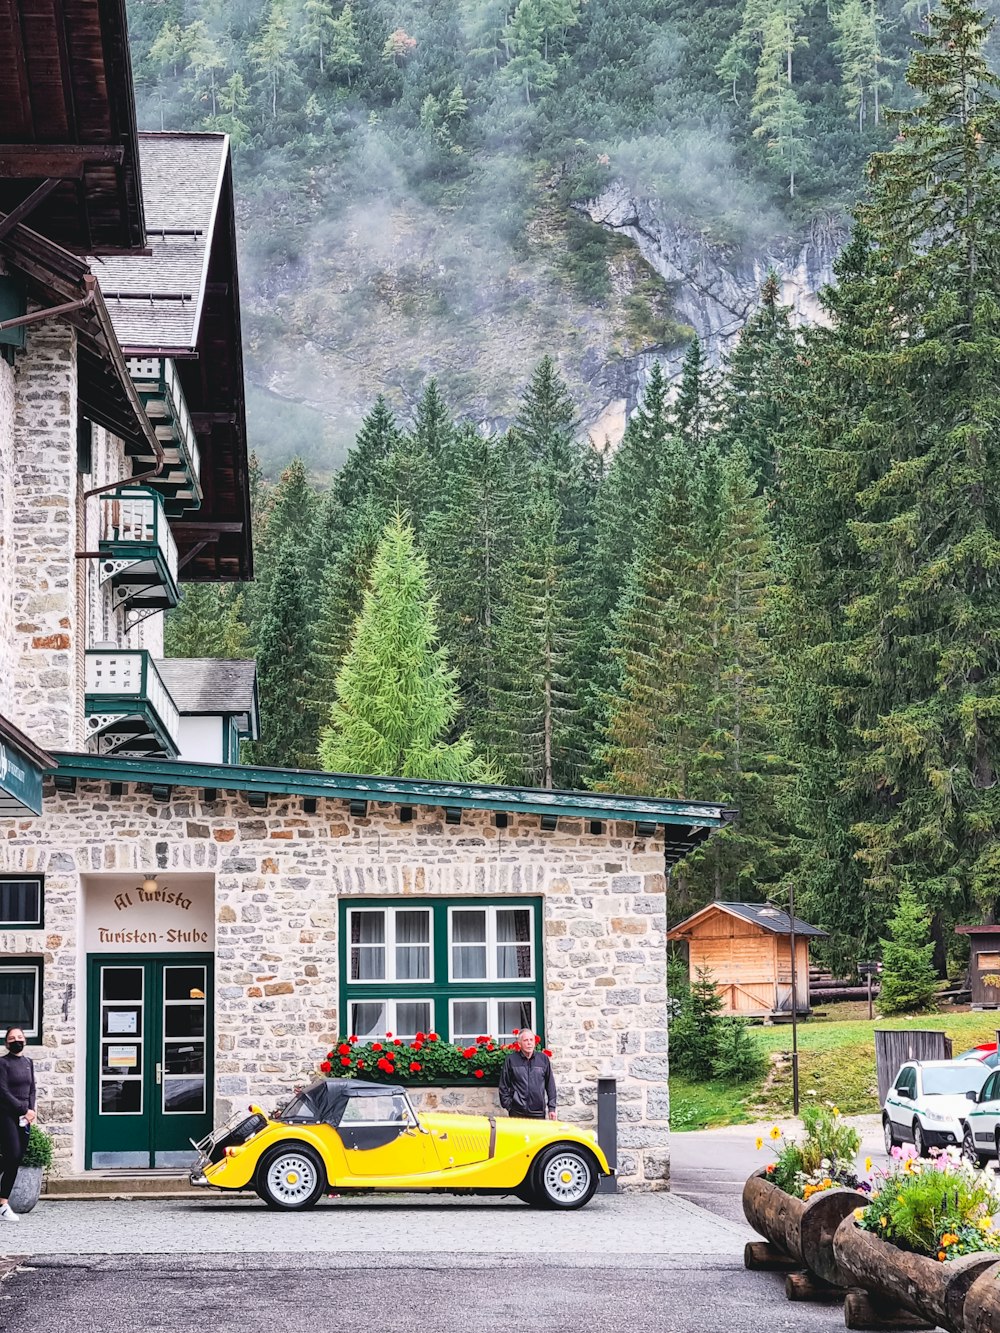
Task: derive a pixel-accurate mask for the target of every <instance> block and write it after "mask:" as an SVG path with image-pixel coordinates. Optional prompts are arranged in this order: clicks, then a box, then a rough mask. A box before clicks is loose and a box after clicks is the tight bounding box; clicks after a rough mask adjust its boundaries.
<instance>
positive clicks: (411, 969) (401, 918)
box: [348, 907, 431, 982]
mask: <svg viewBox="0 0 1000 1333" xmlns="http://www.w3.org/2000/svg"><path fill="white" fill-rule="evenodd" d="M348 916H349V926H348V929H349V931H350V941H351V959H350V968H351V981H362V982H364V981H430V979H431V913H430V908H427V907H365V908H359V907H352V908H351V909H350V912H349V914H348Z"/></svg>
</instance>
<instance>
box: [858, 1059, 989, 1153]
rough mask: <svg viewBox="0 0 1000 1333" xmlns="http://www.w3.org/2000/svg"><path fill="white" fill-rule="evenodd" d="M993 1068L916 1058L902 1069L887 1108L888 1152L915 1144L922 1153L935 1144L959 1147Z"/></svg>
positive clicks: (884, 1118)
mask: <svg viewBox="0 0 1000 1333" xmlns="http://www.w3.org/2000/svg"><path fill="white" fill-rule="evenodd" d="M988 1077H990V1071H989V1069H987V1068H986V1067H985V1066H984V1065H982V1064H981V1063H980V1062H979V1061H975V1060H967V1061H965V1062H961V1063H960V1062H958V1061H954V1060H923V1061H920V1060H912V1061H910V1062H908V1063H907V1064H905V1065H903V1066H902V1067H901V1068H900V1071H899V1073H898V1074H897V1075H896V1079H895V1082H894V1083H893V1085H892V1087H891V1088H890V1089H889V1092H888V1093H887V1095H886V1099H885V1102H884V1104H883V1107H882V1132H883V1133H884V1135H885V1150H886V1152H891V1151H892V1149H893V1148H898V1147H899V1145H900V1144H901V1143H912V1144H913V1146H914V1147H915V1148H916V1150H917V1153H918V1155H919V1156H920V1157H926V1156H927V1152H928V1150H929V1149H930V1148H949V1147H957V1146H958V1145H959V1144H961V1142H962V1139H963V1137H964V1134H965V1130H964V1124H965V1122H966V1121H967V1119H968V1114H969V1108H970V1106H971V1104H972V1103H971V1102H970V1101H969V1099H968V1095H967V1094H968V1093H970V1092H972V1093H975V1094H977V1095H978V1093H979V1090H980V1089H981V1088H982V1086H983V1084H984V1083H985V1082H986V1079H987V1078H988Z"/></svg>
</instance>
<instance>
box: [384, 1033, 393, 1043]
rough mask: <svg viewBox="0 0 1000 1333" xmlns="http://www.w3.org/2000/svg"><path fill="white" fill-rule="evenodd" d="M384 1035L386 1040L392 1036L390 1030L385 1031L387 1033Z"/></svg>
mask: <svg viewBox="0 0 1000 1333" xmlns="http://www.w3.org/2000/svg"><path fill="white" fill-rule="evenodd" d="M385 1036H386V1041H388V1039H389V1038H390V1037H391V1036H392V1033H391V1032H387V1033H386V1034H385Z"/></svg>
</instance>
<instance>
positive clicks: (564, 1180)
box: [531, 1144, 597, 1209]
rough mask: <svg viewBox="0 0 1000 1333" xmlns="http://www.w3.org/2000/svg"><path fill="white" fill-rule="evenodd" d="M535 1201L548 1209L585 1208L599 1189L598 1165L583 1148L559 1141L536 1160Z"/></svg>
mask: <svg viewBox="0 0 1000 1333" xmlns="http://www.w3.org/2000/svg"><path fill="white" fill-rule="evenodd" d="M531 1174H532V1183H533V1186H534V1196H535V1202H537V1203H540V1204H542V1205H544V1206H545V1207H547V1208H562V1209H570V1208H582V1207H583V1205H584V1204H585V1203H589V1202H590V1200H591V1199H592V1198H593V1197H594V1191H595V1190H596V1189H597V1164H596V1163H595V1161H594V1159H593V1157H591V1155H590V1153H588V1152H587V1151H586V1150H585V1149H583V1148H577V1147H574V1146H573V1145H571V1144H555V1145H554V1146H553V1147H551V1148H547V1149H546V1150H545V1151H544V1152H543V1153H542V1154H541V1156H540V1157H539V1158H538V1160H537V1161H536V1162H535V1167H534V1170H533V1171H532V1173H531Z"/></svg>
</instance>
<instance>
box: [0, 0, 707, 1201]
mask: <svg viewBox="0 0 1000 1333" xmlns="http://www.w3.org/2000/svg"><path fill="white" fill-rule="evenodd" d="M81 5H82V6H83V7H84V8H85V9H87V11H88V23H87V24H85V25H83V24H81V25H79V26H78V28H77V29H76V30H75V32H74V40H73V41H72V42H70V41H68V40H67V33H66V31H65V30H63V31H60V30H59V25H60V23H64V22H65V20H64V19H63V18H61V17H59V15H57V16H56V18H55V20H54V26H52V27H46V26H45V25H29V26H27V27H25V28H24V30H23V31H22V32H21V33H20V34H19V35H18V34H13V33H10V34H8V33H6V32H5V33H2V34H0V63H3V64H4V65H5V67H8V68H10V67H14V66H15V65H16V67H17V68H19V69H21V68H23V70H24V71H25V80H23V81H20V82H18V83H16V84H12V83H8V84H5V85H4V86H3V88H2V89H0V141H2V142H0V1028H5V1027H6V1026H7V1025H8V1024H13V1023H16V1024H17V1025H19V1026H22V1027H24V1029H25V1031H26V1033H27V1036H28V1039H29V1042H30V1043H31V1047H32V1052H31V1053H32V1055H33V1058H34V1059H35V1064H36V1069H37V1073H38V1083H39V1101H40V1111H41V1115H42V1118H43V1120H44V1121H45V1123H46V1124H47V1125H48V1127H49V1128H51V1129H52V1131H53V1133H54V1135H55V1137H56V1147H57V1160H58V1163H59V1166H60V1169H61V1170H63V1171H64V1172H80V1171H86V1170H93V1169H97V1170H108V1169H111V1170H114V1169H120V1168H127V1169H142V1168H148V1167H170V1166H175V1167H180V1166H182V1165H183V1164H184V1163H185V1162H186V1161H187V1160H189V1159H190V1156H191V1152H190V1146H189V1140H190V1138H192V1137H195V1138H196V1137H198V1136H200V1135H201V1134H203V1133H204V1132H206V1130H207V1129H208V1128H209V1126H210V1125H211V1124H212V1123H213V1121H214V1120H215V1119H217V1118H218V1117H221V1116H225V1115H227V1114H229V1112H230V1111H231V1108H232V1107H233V1106H234V1105H239V1103H240V1102H242V1101H243V1100H245V1099H247V1098H249V1097H250V1096H253V1097H255V1098H260V1099H263V1100H264V1101H265V1102H267V1101H268V1100H269V1099H271V1100H274V1099H277V1098H279V1097H281V1096H283V1095H284V1094H285V1093H286V1092H287V1090H288V1089H289V1088H290V1087H292V1086H294V1085H295V1084H296V1083H297V1082H300V1081H301V1080H302V1079H303V1078H306V1077H308V1076H309V1074H310V1073H311V1071H314V1070H315V1068H316V1065H317V1062H318V1061H319V1060H320V1059H321V1058H322V1056H323V1055H324V1053H325V1051H326V1050H327V1048H328V1047H329V1045H330V1043H331V1042H332V1041H333V1040H334V1039H336V1037H337V1036H338V1035H340V1034H346V1033H348V1032H349V1031H354V1032H357V1033H358V1034H359V1035H364V1036H374V1035H383V1034H384V1033H385V1032H386V1031H393V1032H395V1033H396V1034H397V1035H398V1036H401V1037H405V1036H408V1035H412V1034H415V1033H416V1032H417V1031H418V1030H423V1031H425V1030H427V1029H429V1028H432V1027H433V1029H435V1030H436V1031H437V1032H439V1033H440V1034H441V1036H443V1037H446V1038H449V1037H454V1038H459V1039H466V1040H467V1039H472V1038H474V1037H475V1036H476V1035H478V1034H480V1033H482V1032H490V1033H492V1034H493V1035H495V1036H498V1037H509V1035H510V1034H511V1033H512V1032H513V1030H514V1029H515V1028H518V1027H523V1026H525V1025H527V1024H530V1025H532V1026H534V1027H537V1028H538V1029H540V1030H541V1031H542V1033H543V1034H544V1038H545V1040H546V1042H547V1043H548V1044H549V1045H550V1046H551V1048H552V1049H553V1050H554V1052H555V1064H556V1069H557V1072H558V1075H559V1079H560V1083H561V1093H560V1103H561V1107H562V1110H563V1112H564V1113H565V1115H566V1116H567V1117H568V1118H572V1119H574V1120H577V1121H578V1122H580V1123H584V1124H586V1123H593V1121H594V1118H595V1100H596V1083H597V1079H598V1078H599V1077H613V1078H616V1079H617V1080H618V1097H619V1103H618V1104H619V1129H618V1143H619V1151H620V1159H619V1165H620V1171H621V1177H622V1180H623V1182H624V1183H625V1184H627V1185H633V1186H636V1187H645V1188H656V1187H660V1186H662V1185H664V1184H665V1182H666V1179H667V1171H668V1133H667V1124H668V1121H667V1087H666V1074H667V1035H666V971H665V963H666V958H665V935H666V894H665V871H666V869H667V867H668V866H669V865H670V864H671V863H672V862H673V861H675V860H677V859H678V858H679V857H680V856H682V855H683V854H684V852H685V851H686V850H688V849H689V848H690V847H692V846H693V845H695V844H696V843H698V842H700V841H701V840H702V839H704V838H705V837H707V836H709V834H710V833H711V832H712V830H713V829H716V828H718V827H720V826H721V825H722V824H723V823H724V822H725V821H726V820H727V818H728V817H729V815H730V812H728V811H726V810H724V809H723V808H721V807H720V806H717V805H697V804H691V803H688V802H683V801H669V800H654V799H644V798H627V797H616V796H608V795H595V794H593V793H581V792H541V791H531V790H516V789H511V788H503V787H476V786H465V787H459V786H453V785H449V784H441V783H434V782H419V781H405V780H399V779H392V778H378V777H361V776H356V777H352V776H344V775H334V774H326V773H317V772H307V771H300V770H294V771H286V770H269V769H259V768H251V767H246V766H241V765H240V764H239V763H238V762H235V761H236V760H237V759H238V746H239V742H240V740H241V739H243V738H245V737H248V736H253V735H254V734H255V731H256V726H257V695H256V682H255V678H254V670H253V664H252V663H249V662H237V663H219V662H206V661H189V662H185V663H184V665H183V667H180V666H179V665H178V664H177V663H176V662H174V663H170V662H168V663H166V664H164V662H163V613H164V611H165V610H167V609H169V608H170V607H171V606H173V605H175V604H176V602H177V600H178V597H179V596H180V591H181V587H182V585H183V584H184V583H185V582H190V581H192V580H226V579H229V580H239V581H244V580H247V579H249V578H250V577H252V567H251V547H250V531H249V494H248V476H247V452H246V433H245V423H244V407H243V371H242V357H241V348H240V322H239V297H238V282H237V268H236V249H235V227H234V207H233V190H232V171H231V165H230V154H229V144H228V140H227V139H226V138H225V136H223V135H170V134H168V135H140V134H138V133H137V131H136V128H135V112H134V106H133V104H132V93H131V86H130V84H129V82H128V78H127V70H128V58H127V37H126V33H125V27H124V11H123V7H122V5H121V4H120V3H119V0H81ZM77 8H78V9H79V8H80V6H78V7H77ZM60 14H61V11H60ZM9 41H20V42H21V43H22V47H23V49H21V50H20V51H18V52H13V53H12V52H9V51H5V50H4V48H3V43H4V42H9ZM12 62H13V64H12ZM53 70H55V71H58V72H59V76H60V78H59V79H56V78H53V77H51V74H52V71H53ZM43 75H44V77H43ZM60 79H61V85H60ZM29 89H30V92H31V95H30V96H29V95H28V90H29ZM494 1096H495V1092H494V1090H492V1089H486V1088H482V1087H479V1086H477V1087H475V1088H469V1089H467V1088H464V1087H451V1088H440V1089H433V1090H427V1089H425V1090H421V1092H420V1097H421V1098H422V1099H423V1100H424V1101H425V1102H426V1101H428V1100H434V1099H440V1100H444V1101H446V1102H447V1103H448V1104H452V1105H454V1104H457V1105H462V1106H466V1107H468V1108H469V1109H475V1108H477V1107H482V1106H484V1105H487V1104H488V1105H493V1104H495V1103H494V1101H493V1098H494Z"/></svg>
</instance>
